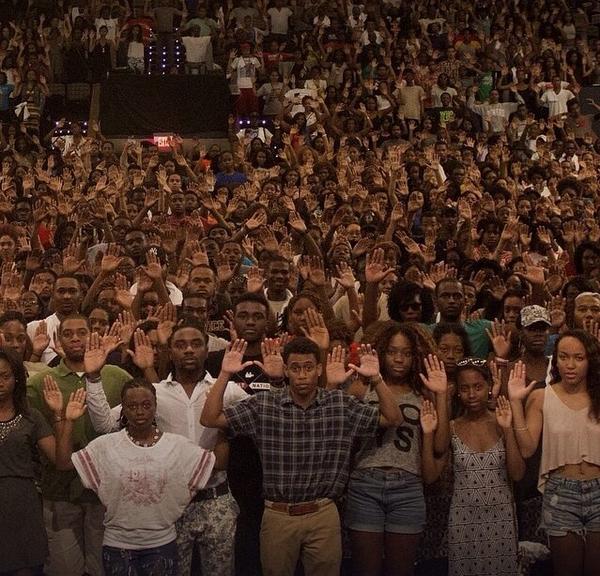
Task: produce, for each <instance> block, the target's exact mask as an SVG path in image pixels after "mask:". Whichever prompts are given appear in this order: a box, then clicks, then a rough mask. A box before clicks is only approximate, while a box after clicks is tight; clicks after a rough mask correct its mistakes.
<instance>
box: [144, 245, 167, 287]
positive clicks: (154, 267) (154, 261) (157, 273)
mask: <svg viewBox="0 0 600 576" xmlns="http://www.w3.org/2000/svg"><path fill="white" fill-rule="evenodd" d="M146 262H147V265H146V266H143V267H142V268H143V270H144V272H145V273H146V275H147V276H148V277H149V278H151V279H152V280H153V281H156V280H158V279H160V278H161V277H162V267H161V265H160V261H159V260H158V256H157V255H156V254H153V253H152V252H148V253H147V254H146Z"/></svg>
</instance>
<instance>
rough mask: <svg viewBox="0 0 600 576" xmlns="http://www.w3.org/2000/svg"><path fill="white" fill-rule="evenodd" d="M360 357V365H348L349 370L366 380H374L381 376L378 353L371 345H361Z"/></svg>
mask: <svg viewBox="0 0 600 576" xmlns="http://www.w3.org/2000/svg"><path fill="white" fill-rule="evenodd" d="M358 355H359V358H360V365H359V366H357V365H356V364H348V368H350V369H351V370H353V371H354V372H356V373H357V374H360V375H361V376H364V377H365V378H374V377H375V376H377V375H378V374H379V358H378V356H377V351H376V350H375V349H374V348H373V347H372V346H371V345H370V344H361V346H360V350H359V351H358Z"/></svg>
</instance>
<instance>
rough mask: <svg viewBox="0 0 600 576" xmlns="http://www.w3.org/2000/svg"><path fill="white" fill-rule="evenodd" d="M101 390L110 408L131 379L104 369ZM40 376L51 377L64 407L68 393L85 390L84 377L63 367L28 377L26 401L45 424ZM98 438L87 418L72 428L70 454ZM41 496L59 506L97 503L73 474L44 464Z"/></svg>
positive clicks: (117, 370)
mask: <svg viewBox="0 0 600 576" xmlns="http://www.w3.org/2000/svg"><path fill="white" fill-rule="evenodd" d="M101 375H102V386H103V388H104V392H105V393H106V398H107V400H108V403H109V404H110V406H111V407H113V406H117V405H118V404H120V403H121V388H122V387H123V384H125V382H128V381H129V380H131V376H130V375H129V374H128V373H127V372H125V370H122V369H121V368H119V367H117V366H104V368H102V371H101ZM44 376H52V378H54V380H56V383H57V384H58V387H59V388H60V390H61V392H62V394H63V401H64V404H65V407H66V405H67V402H68V401H69V395H70V394H71V392H75V390H78V389H79V388H84V387H85V377H84V375H83V374H81V375H79V374H77V373H75V372H72V371H71V370H70V369H69V368H68V367H67V366H66V365H65V363H64V360H61V361H60V364H59V365H58V366H56V368H49V369H48V370H45V371H44V372H41V373H39V374H36V375H35V376H32V377H31V378H29V380H28V381H27V397H28V398H29V401H30V403H31V405H32V406H33V407H34V408H37V409H38V410H39V411H40V412H41V413H42V414H43V415H44V416H45V417H46V419H47V420H48V421H49V422H52V418H51V413H50V411H49V410H48V407H47V406H46V403H45V402H44V394H43V384H44ZM97 436H99V434H97V433H96V431H95V430H94V428H93V426H92V423H91V421H90V418H89V416H88V415H87V414H85V415H84V416H82V417H81V418H79V420H77V421H76V422H75V423H74V424H73V452H75V451H76V450H81V448H85V447H86V446H87V445H88V444H89V442H91V441H92V440H93V439H94V438H96V437H97ZM42 495H43V496H44V498H46V499H48V500H54V501H61V502H65V501H66V502H72V503H76V502H82V501H83V502H90V501H97V499H96V496H95V495H94V494H93V492H91V491H89V490H86V489H85V488H84V487H83V486H82V484H81V482H80V481H79V477H78V476H77V472H75V470H67V471H59V470H56V468H54V466H53V465H52V464H50V463H49V462H48V461H44V463H43V466H42Z"/></svg>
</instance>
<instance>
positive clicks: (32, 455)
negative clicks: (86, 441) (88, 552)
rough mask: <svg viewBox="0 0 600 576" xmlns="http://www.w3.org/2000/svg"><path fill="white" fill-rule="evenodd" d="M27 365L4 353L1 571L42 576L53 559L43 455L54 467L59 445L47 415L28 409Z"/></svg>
mask: <svg viewBox="0 0 600 576" xmlns="http://www.w3.org/2000/svg"><path fill="white" fill-rule="evenodd" d="M26 382H27V375H26V373H25V368H24V366H23V362H22V361H21V360H20V359H19V358H18V357H17V356H16V355H15V354H14V353H13V352H12V351H9V350H6V349H4V348H0V510H1V511H2V512H1V513H2V522H0V571H1V573H2V574H5V573H6V574H10V575H12V574H18V576H38V575H41V574H42V567H43V564H44V561H45V560H46V556H47V555H48V542H47V538H46V530H45V528H44V518H43V512H42V501H41V498H40V494H39V492H38V490H37V488H36V480H37V477H38V468H39V462H38V461H37V454H38V453H39V452H41V453H42V454H43V455H44V456H45V457H46V458H48V460H50V461H51V462H54V454H55V440H54V435H53V434H52V429H51V428H50V425H49V424H48V423H47V421H46V419H45V418H44V417H43V416H42V414H41V413H40V412H39V411H38V410H36V409H35V408H31V407H30V406H28V404H27V399H26Z"/></svg>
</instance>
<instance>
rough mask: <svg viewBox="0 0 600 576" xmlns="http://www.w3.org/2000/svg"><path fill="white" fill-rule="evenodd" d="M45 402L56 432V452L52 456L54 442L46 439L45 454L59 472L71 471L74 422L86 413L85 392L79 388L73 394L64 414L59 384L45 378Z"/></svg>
mask: <svg viewBox="0 0 600 576" xmlns="http://www.w3.org/2000/svg"><path fill="white" fill-rule="evenodd" d="M44 400H45V402H46V404H47V406H48V408H49V409H50V410H51V411H52V413H53V414H54V428H55V432H56V441H55V450H54V455H53V454H52V443H53V442H52V441H48V440H49V439H44V440H46V442H45V443H44V447H43V449H44V453H45V455H46V456H48V457H49V459H50V460H51V461H53V462H54V465H55V466H56V468H57V470H70V469H71V468H73V463H72V462H71V456H72V454H73V422H75V421H76V420H78V419H79V418H80V417H81V416H83V414H84V413H85V390H84V389H83V388H79V389H78V390H76V391H75V392H71V394H70V396H69V402H68V403H67V406H66V408H65V410H64V412H63V410H62V405H63V397H62V393H61V391H60V388H59V387H58V384H57V383H56V381H55V380H54V379H53V378H52V377H51V376H46V377H45V378H44Z"/></svg>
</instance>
